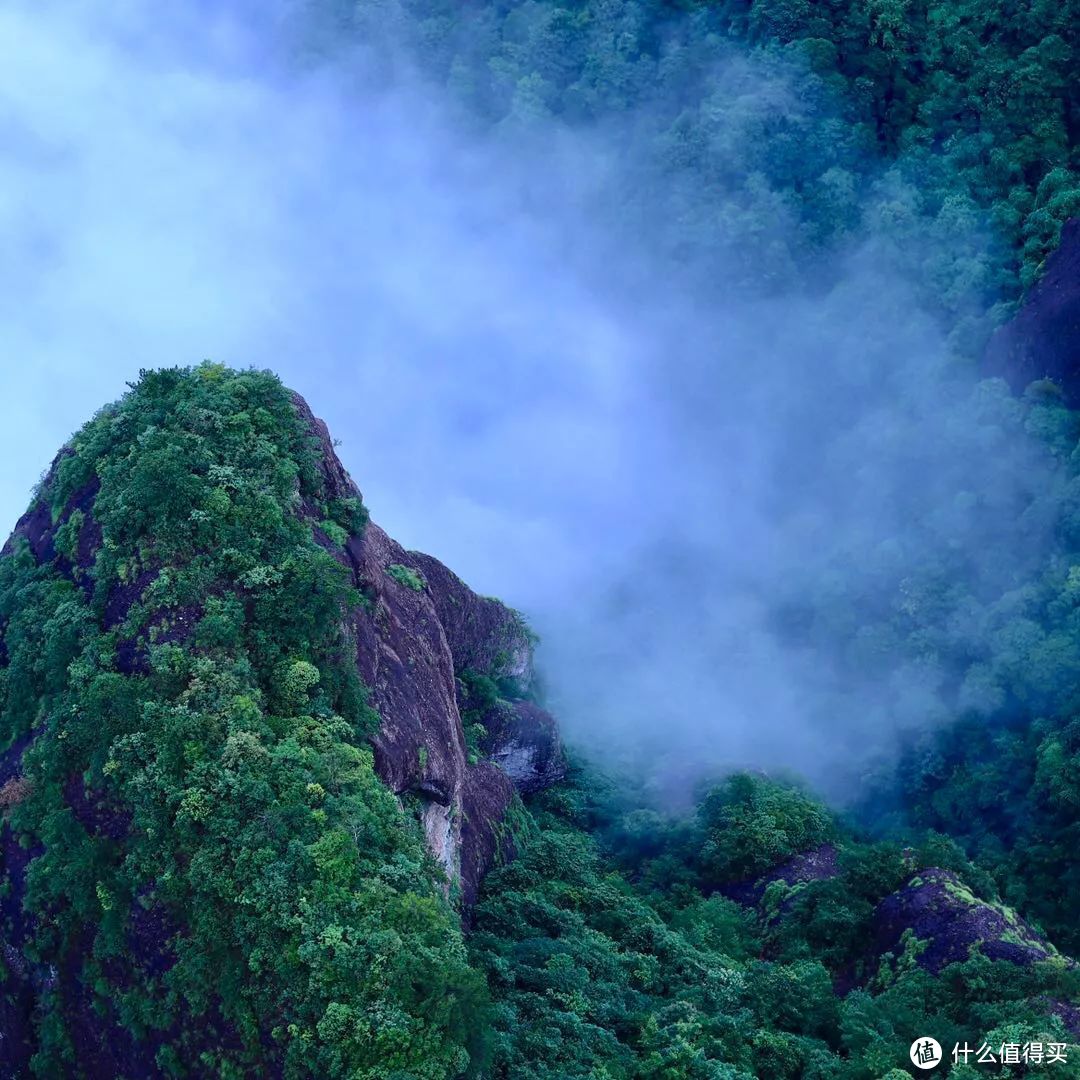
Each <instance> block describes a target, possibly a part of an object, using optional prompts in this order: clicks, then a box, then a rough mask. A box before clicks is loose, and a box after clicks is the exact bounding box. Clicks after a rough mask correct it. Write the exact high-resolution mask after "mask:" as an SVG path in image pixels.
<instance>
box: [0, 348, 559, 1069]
mask: <svg viewBox="0 0 1080 1080" xmlns="http://www.w3.org/2000/svg"><path fill="white" fill-rule="evenodd" d="M0 665H2V666H0V680H2V681H0V694H2V711H0V746H3V747H4V750H3V752H2V753H0V815H2V816H0V858H2V864H0V869H2V872H3V886H2V891H0V919H2V924H3V925H2V929H3V943H4V944H3V951H4V952H3V965H2V966H0V979H2V982H0V990H2V997H0V1035H2V1037H3V1041H2V1045H3V1048H4V1054H3V1060H2V1063H0V1076H20V1075H26V1074H27V1072H28V1070H29V1069H30V1068H33V1069H34V1071H36V1072H38V1073H39V1074H41V1075H87V1076H114V1075H127V1076H136V1075H138V1076H142V1075H171V1074H177V1075H181V1074H185V1073H186V1072H190V1071H191V1070H192V1069H194V1071H195V1072H196V1073H197V1074H198V1075H217V1074H220V1075H238V1074H244V1073H248V1072H252V1071H254V1072H257V1073H258V1074H260V1075H279V1074H284V1075H297V1076H299V1075H344V1074H347V1075H351V1076H358V1077H366V1076H370V1077H372V1078H374V1077H383V1076H386V1075H387V1074H388V1070H389V1071H391V1072H392V1071H394V1070H401V1071H402V1073H403V1074H405V1073H406V1072H407V1074H408V1075H410V1076H417V1077H427V1076H430V1077H442V1076H446V1075H453V1074H456V1073H457V1072H460V1071H461V1070H462V1069H463V1068H464V1067H465V1066H466V1064H467V1062H468V1060H469V1048H470V1045H471V1042H472V1041H473V1040H474V1039H475V1037H476V1034H477V1033H476V1031H475V1029H474V1026H473V1025H471V1024H470V1020H469V1017H473V1016H475V1010H476V1003H477V1002H478V1000H479V999H480V998H481V997H482V982H481V981H480V980H478V978H477V977H476V975H474V973H473V972H472V971H470V969H469V967H468V964H467V960H466V957H465V953H464V946H463V943H462V939H461V935H460V930H459V928H458V918H459V915H458V912H456V911H455V910H454V909H453V907H452V906H451V903H450V901H449V899H448V897H450V896H452V894H455V893H458V892H460V896H461V898H462V899H463V901H464V903H465V906H466V908H467V906H468V904H469V903H471V901H472V899H473V897H474V896H475V892H476V888H477V884H478V882H479V880H480V878H481V876H482V875H483V873H484V872H485V870H486V869H487V868H488V867H489V866H490V865H492V863H493V862H494V861H495V860H496V859H497V858H500V857H502V856H507V855H509V854H511V849H512V843H513V840H512V830H511V829H510V828H509V826H508V824H507V811H508V809H509V808H510V807H511V805H512V803H513V799H514V787H513V782H512V780H511V778H510V776H509V775H508V774H507V773H506V772H504V771H503V770H502V769H501V768H500V767H499V766H498V765H496V764H494V763H493V761H490V760H481V759H480V754H479V752H478V750H477V749H475V748H472V747H470V746H469V745H468V743H467V740H466V735H465V731H464V728H463V725H462V719H461V708H460V706H459V701H464V700H465V699H466V696H467V683H468V681H469V680H473V681H476V680H478V679H483V680H487V681H488V682H489V683H490V684H491V685H492V686H494V687H496V690H497V692H496V694H495V695H493V696H492V698H491V700H488V701H486V702H485V703H484V708H482V709H481V710H480V712H479V713H478V714H477V716H476V717H474V718H473V720H474V724H475V723H476V722H477V721H482V719H483V716H485V715H487V712H489V711H491V710H494V709H497V710H500V712H501V711H502V710H506V709H510V710H512V711H514V712H515V714H516V715H520V716H521V717H524V718H526V719H528V718H532V719H533V720H534V721H535V723H534V724H533V725H532V728H531V734H529V737H530V738H532V740H533V741H534V742H538V743H540V744H542V746H543V751H544V752H543V754H541V755H539V756H538V757H537V760H538V761H542V763H543V766H544V770H545V771H544V772H543V774H542V775H541V773H540V772H538V771H537V770H531V769H528V768H526V769H525V770H524V771H521V770H519V771H518V773H517V774H515V776H516V781H517V782H518V783H519V785H521V786H523V787H529V786H535V785H537V784H542V783H545V782H547V781H548V780H550V779H553V778H555V777H557V776H558V775H559V772H560V765H559V762H561V752H560V749H559V746H558V738H557V733H556V731H555V727H554V724H553V722H552V721H551V720H550V718H549V717H547V715H546V714H545V713H543V712H542V710H540V709H538V708H537V707H536V706H535V705H533V704H532V703H531V702H528V701H527V700H525V699H526V698H527V696H528V694H529V691H530V688H531V683H532V667H531V642H530V638H529V634H528V631H527V629H526V628H525V626H524V624H523V623H522V621H521V619H520V617H519V616H517V615H516V613H514V612H512V611H510V610H509V609H507V608H505V607H503V606H502V605H501V604H499V603H497V602H495V601H492V600H485V599H481V598H479V597H477V596H475V595H474V594H473V593H472V592H470V591H469V590H468V589H467V588H466V587H465V586H464V585H463V584H462V583H461V582H460V581H459V580H458V579H457V578H456V577H454V576H453V575H452V574H451V573H450V572H449V571H448V570H446V569H445V568H444V567H442V566H440V565H439V564H438V563H437V562H435V561H434V560H432V559H428V558H427V557H421V556H416V555H415V554H412V553H409V552H406V551H403V550H402V549H401V548H400V547H399V546H398V545H397V544H395V543H394V542H393V541H392V540H391V539H390V538H389V537H387V536H386V534H385V533H383V532H382V530H380V529H379V528H378V527H377V526H375V525H373V524H371V523H370V522H368V520H367V514H366V511H365V510H364V508H363V504H362V502H361V500H360V494H359V491H358V490H357V489H356V487H355V485H354V484H353V483H352V481H351V479H350V478H349V476H348V474H347V473H346V471H345V470H344V468H343V467H342V465H341V463H340V461H339V460H338V458H337V456H336V454H335V453H334V451H333V447H332V445H331V441H330V439H329V436H328V433H327V431H326V428H325V426H324V425H322V424H321V422H319V421H317V420H316V419H315V418H314V417H313V416H312V414H311V412H310V410H309V409H308V407H307V406H306V404H305V403H304V402H303V401H302V400H300V399H299V398H297V397H295V396H293V395H291V394H289V392H288V391H287V390H285V389H284V388H283V387H282V386H281V385H280V383H279V382H278V381H277V379H276V378H274V377H273V376H271V375H269V374H268V373H260V372H244V373H235V372H230V371H228V370H225V369H223V368H221V367H219V366H215V365H203V366H201V367H199V368H197V369H194V370H171V371H159V372H148V373H143V376H142V378H141V379H140V381H139V383H138V384H137V385H135V386H133V388H132V390H131V391H130V392H129V393H128V394H127V395H126V396H125V398H124V399H123V400H122V401H121V402H119V403H118V404H117V405H115V406H112V407H110V408H108V409H106V410H103V411H102V412H101V413H100V414H99V415H98V416H97V417H95V419H94V420H93V421H92V422H91V423H90V424H88V425H87V426H86V428H84V429H83V430H82V431H81V432H80V433H79V434H78V435H76V436H75V438H74V439H73V440H72V442H71V443H70V445H69V446H67V447H65V448H64V450H62V451H61V453H60V454H59V455H58V457H57V459H56V461H55V462H54V463H53V466H52V468H51V469H50V471H49V474H48V476H47V477H46V479H45V480H44V482H43V484H42V486H41V489H40V491H39V492H38V493H37V495H36V497H35V499H34V502H33V505H32V506H31V508H30V509H29V511H28V512H27V513H26V515H24V517H23V518H22V519H21V520H20V522H19V524H18V526H17V528H16V530H15V532H14V534H13V536H12V537H11V539H10V540H9V541H8V543H7V544H6V545H5V547H4V550H3V558H2V559H0ZM459 676H460V677H461V678H460V679H459ZM527 734H528V733H527ZM515 737H516V738H518V740H519V741H520V738H521V737H522V736H521V733H520V732H518V733H517V734H516V736H515ZM474 741H475V740H474ZM487 749H488V751H489V753H490V755H491V756H492V757H496V758H497V757H498V755H499V753H500V751H505V750H506V749H507V747H505V746H503V745H502V744H499V743H498V742H496V743H495V744H493V745H489V746H488V747H487ZM519 756H520V755H519ZM411 816H415V818H416V819H418V821H419V825H422V829H421V828H420V827H419V826H418V824H417V823H416V821H410V817H411ZM510 817H511V819H512V817H513V815H510ZM425 849H426V850H425Z"/></svg>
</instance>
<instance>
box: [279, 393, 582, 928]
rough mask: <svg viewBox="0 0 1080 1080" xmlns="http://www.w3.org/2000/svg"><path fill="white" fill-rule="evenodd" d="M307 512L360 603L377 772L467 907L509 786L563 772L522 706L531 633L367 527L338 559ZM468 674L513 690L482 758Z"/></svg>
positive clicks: (324, 440)
mask: <svg viewBox="0 0 1080 1080" xmlns="http://www.w3.org/2000/svg"><path fill="white" fill-rule="evenodd" d="M294 401H295V404H296V408H297V411H298V412H299V413H300V415H301V416H302V417H303V419H304V422H305V424H306V425H307V427H308V428H309V430H310V431H311V432H312V434H313V435H314V436H315V438H316V439H317V440H318V443H319V447H320V460H321V463H322V469H323V471H324V476H325V484H326V491H327V493H328V494H329V496H330V497H331V498H359V496H360V492H359V490H358V489H357V487H356V485H355V483H354V482H353V480H352V479H351V477H350V476H349V474H348V473H347V472H346V470H345V468H344V467H343V466H342V464H341V461H340V460H339V459H338V456H337V453H336V452H335V450H334V446H333V442H332V440H331V438H330V433H329V431H328V430H327V428H326V425H325V424H324V423H323V422H322V421H321V420H319V419H318V418H317V417H315V416H314V415H313V414H312V412H311V409H310V408H309V407H308V405H307V403H306V402H305V401H304V400H303V399H302V398H301V397H299V396H298V395H297V396H295V397H294ZM304 513H305V514H306V515H307V516H308V517H309V518H310V519H311V520H312V522H313V526H314V529H315V536H316V538H317V539H318V540H319V541H320V542H321V543H323V544H324V545H325V546H326V548H327V549H328V550H329V551H331V552H332V553H334V554H335V555H337V557H339V558H341V559H342V560H343V561H347V564H348V566H349V569H350V572H351V573H352V576H353V580H354V581H355V583H356V585H357V587H358V588H359V590H360V592H361V594H362V595H363V596H364V598H365V603H364V604H363V605H362V606H361V607H359V608H357V609H356V611H355V612H354V615H353V619H354V629H355V636H356V642H357V653H356V665H357V669H358V670H359V672H360V675H361V677H362V679H363V680H364V683H365V684H366V685H367V686H368V687H369V688H370V689H371V691H372V704H373V705H374V706H375V708H376V710H377V711H378V713H379V717H380V719H381V726H380V728H379V731H378V734H377V735H376V736H375V737H374V740H373V742H374V748H375V763H376V768H377V770H378V772H379V775H380V776H381V777H382V778H383V780H384V781H385V782H386V783H387V784H388V785H389V786H390V788H391V789H392V790H393V791H394V792H395V793H397V794H399V795H405V794H411V795H414V796H416V797H417V798H418V799H419V800H420V802H421V803H422V806H423V809H422V811H421V813H422V820H423V824H424V832H425V835H426V837H427V843H428V847H429V850H430V851H431V852H432V854H433V855H434V856H435V857H436V858H437V859H438V861H439V862H440V863H441V864H442V865H443V866H444V867H445V868H446V871H447V874H448V876H449V877H450V879H451V880H453V881H459V882H460V885H461V891H462V897H463V899H464V901H465V904H466V907H467V906H468V905H469V904H471V903H472V901H473V900H474V899H475V896H476V889H477V886H478V884H479V882H480V879H481V878H482V877H483V874H484V872H485V870H487V868H488V867H490V866H491V864H492V862H493V861H494V860H495V859H496V858H499V857H502V856H505V855H509V854H510V853H511V852H510V850H509V847H508V845H509V844H511V842H512V841H511V836H510V833H509V832H507V830H506V829H505V828H504V827H503V819H504V815H505V813H506V811H507V809H508V807H509V806H510V802H511V799H512V797H513V792H514V789H515V788H516V789H517V790H518V791H521V792H531V791H537V790H540V789H541V788H543V787H546V786H547V785H549V784H551V783H554V782H555V781H557V780H558V779H559V778H560V777H561V776H562V771H563V758H562V747H561V744H560V741H559V734H558V728H557V726H556V724H555V722H554V720H553V719H552V717H551V716H550V714H548V713H547V712H546V711H545V710H544V709H542V708H540V707H539V706H537V705H536V704H534V703H533V702H532V701H530V700H528V698H529V695H531V693H532V692H533V688H534V683H535V677H534V672H533V642H532V638H531V635H530V631H529V629H528V627H527V626H526V624H525V622H524V620H523V619H522V618H521V616H520V615H519V614H518V613H517V612H515V611H513V610H511V609H510V608H508V607H506V606H505V605H503V604H501V603H499V601H497V600H492V599H488V598H486V597H481V596H477V594H476V593H474V592H473V591H472V590H471V589H469V588H468V586H466V585H465V584H464V583H463V582H462V581H461V579H460V578H458V577H457V575H456V574H454V573H452V572H451V571H450V570H448V569H447V568H446V567H445V566H443V564H442V563H440V562H439V561H438V560H437V559H434V558H432V557H431V556H430V555H423V554H420V553H419V552H413V551H406V550H404V549H403V548H402V547H401V546H400V545H399V544H397V543H396V542H395V541H394V540H392V539H391V538H390V537H389V536H387V535H386V533H385V532H383V530H382V529H380V528H379V527H378V525H376V524H374V523H373V522H368V523H367V524H366V526H365V527H364V529H363V531H362V533H361V534H360V535H354V536H350V537H349V538H348V541H347V542H346V544H345V545H344V548H343V552H342V550H341V549H339V548H338V547H337V546H336V545H335V544H334V543H333V541H332V540H331V539H330V538H329V537H327V536H326V535H325V534H324V533H323V532H322V531H321V529H320V528H319V525H318V521H317V514H316V513H315V510H314V508H312V507H305V508H304ZM470 674H472V675H476V674H479V675H482V676H485V677H486V678H488V679H491V680H493V681H495V682H496V683H501V684H502V685H503V686H505V687H508V688H509V689H508V691H507V692H508V694H511V695H512V698H511V699H509V700H508V699H505V698H498V699H496V700H494V701H491V702H489V703H487V704H486V706H485V707H484V708H483V710H482V715H481V716H480V717H479V718H478V719H479V722H480V723H481V724H482V725H483V726H484V728H485V733H486V736H487V737H486V738H485V739H484V745H483V747H482V749H483V750H484V751H485V754H486V757H487V760H479V759H478V757H477V754H476V753H475V752H473V753H472V754H470V749H469V747H468V746H467V745H466V740H465V734H464V728H463V725H462V719H461V713H462V698H463V694H464V693H465V692H466V690H465V687H464V686H463V685H462V683H461V677H462V676H463V675H470ZM507 716H510V717H512V718H513V719H512V720H510V721H508V720H507V719H506V717H507ZM470 757H472V758H473V760H472V761H470Z"/></svg>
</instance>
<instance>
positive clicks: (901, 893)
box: [874, 868, 1057, 974]
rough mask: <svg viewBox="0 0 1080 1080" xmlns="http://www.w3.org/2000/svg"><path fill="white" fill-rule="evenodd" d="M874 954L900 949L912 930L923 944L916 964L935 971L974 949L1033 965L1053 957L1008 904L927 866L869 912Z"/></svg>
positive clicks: (991, 955) (1051, 952) (894, 951)
mask: <svg viewBox="0 0 1080 1080" xmlns="http://www.w3.org/2000/svg"><path fill="white" fill-rule="evenodd" d="M874 927H875V940H874V952H875V953H876V954H877V955H879V956H880V955H883V954H884V953H886V952H891V953H893V954H894V955H899V953H900V952H902V951H903V947H904V946H903V944H902V942H901V938H902V937H903V935H904V933H905V931H911V933H912V934H914V936H915V937H916V938H918V939H919V941H920V942H922V943H923V944H924V945H925V948H923V949H922V951H921V952H920V953H919V955H918V963H919V964H920V965H921V966H922V967H924V968H926V969H927V970H928V971H931V972H933V973H934V974H937V973H938V972H939V971H941V969H942V968H944V967H946V966H947V965H949V964H953V963H957V962H959V961H963V960H966V959H967V958H968V956H969V955H970V953H971V951H972V949H975V948H978V949H979V950H981V952H982V953H983V954H984V955H985V956H987V957H989V958H990V959H991V960H1009V961H1011V962H1012V963H1014V964H1033V963H1035V962H1036V961H1038V960H1048V959H1050V958H1051V957H1052V956H1056V955H1057V954H1056V953H1055V951H1054V949H1053V947H1052V946H1050V945H1049V944H1048V943H1047V942H1046V941H1045V940H1043V939H1042V938H1041V937H1039V935H1038V934H1036V933H1035V931H1034V930H1032V929H1031V927H1030V926H1028V925H1027V923H1025V922H1024V921H1023V920H1022V919H1021V918H1020V917H1019V916H1017V915H1016V913H1015V912H1013V911H1012V910H1011V909H1010V908H1007V907H1004V906H1003V905H998V904H988V903H987V902H986V901H984V900H980V899H978V898H977V897H976V896H974V895H973V894H972V893H971V891H970V890H969V889H968V888H967V886H966V885H964V883H963V882H962V881H961V880H960V879H959V878H958V877H957V876H956V875H955V874H954V873H952V872H951V871H949V870H941V869H937V868H931V869H928V870H923V871H922V872H921V873H919V874H917V875H915V877H913V878H912V879H911V880H910V881H909V882H908V883H907V884H906V885H905V886H904V888H902V889H900V890H898V891H897V892H895V893H892V894H891V895H890V896H887V897H885V899H884V900H882V901H881V903H880V904H879V905H878V908H877V911H876V912H875V914H874Z"/></svg>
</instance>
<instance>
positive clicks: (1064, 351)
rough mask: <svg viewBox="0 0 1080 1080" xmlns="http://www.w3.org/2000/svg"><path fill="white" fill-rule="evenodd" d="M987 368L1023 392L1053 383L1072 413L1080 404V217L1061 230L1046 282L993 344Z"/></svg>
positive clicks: (1038, 285) (1045, 273)
mask: <svg viewBox="0 0 1080 1080" xmlns="http://www.w3.org/2000/svg"><path fill="white" fill-rule="evenodd" d="M983 366H984V368H985V370H986V372H987V374H990V375H1000V376H1002V377H1003V378H1005V379H1006V380H1007V381H1008V382H1009V384H1010V385H1011V386H1012V388H1013V389H1014V390H1015V391H1017V392H1018V393H1019V392H1021V391H1023V389H1024V388H1025V387H1026V386H1027V385H1028V384H1029V383H1031V382H1034V381H1035V380H1037V379H1053V380H1054V381H1055V382H1056V383H1058V384H1059V385H1060V387H1061V391H1062V394H1063V395H1064V398H1065V401H1066V403H1067V404H1068V405H1069V407H1070V408H1076V407H1077V405H1078V404H1080V218H1073V219H1071V220H1070V221H1068V222H1067V223H1066V224H1065V227H1064V228H1063V229H1062V230H1061V243H1060V246H1059V247H1058V248H1057V249H1056V250H1055V251H1053V252H1052V253H1051V254H1050V256H1049V258H1047V260H1046V265H1045V269H1044V270H1043V275H1042V277H1041V278H1040V280H1039V281H1038V282H1037V283H1036V284H1035V286H1034V287H1033V288H1032V289H1031V291H1030V293H1028V296H1027V298H1026V300H1025V302H1024V304H1023V306H1022V307H1021V308H1020V310H1019V311H1018V312H1017V313H1016V316H1015V317H1014V318H1013V319H1012V320H1011V321H1010V322H1008V323H1006V324H1005V325H1004V326H1002V327H1001V328H1000V329H999V330H998V331H997V332H996V333H995V334H994V336H993V337H992V338H991V339H990V342H989V344H988V346H987V349H986V355H985V356H984V358H983Z"/></svg>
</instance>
